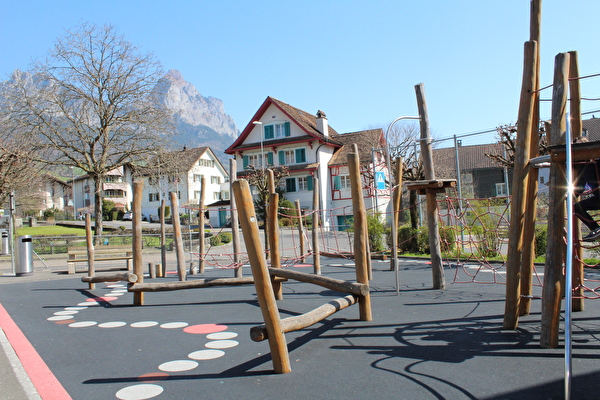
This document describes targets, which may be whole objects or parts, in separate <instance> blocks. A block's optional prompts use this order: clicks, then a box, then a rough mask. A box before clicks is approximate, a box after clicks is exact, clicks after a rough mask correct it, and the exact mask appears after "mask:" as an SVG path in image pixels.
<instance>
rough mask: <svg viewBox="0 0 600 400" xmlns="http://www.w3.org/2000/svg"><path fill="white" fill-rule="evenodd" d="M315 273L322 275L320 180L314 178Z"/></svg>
mask: <svg viewBox="0 0 600 400" xmlns="http://www.w3.org/2000/svg"><path fill="white" fill-rule="evenodd" d="M312 216H313V218H312V247H313V273H314V274H316V275H320V274H321V250H320V247H319V225H320V224H319V178H317V177H316V176H315V177H313V213H312Z"/></svg>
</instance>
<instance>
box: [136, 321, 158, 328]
mask: <svg viewBox="0 0 600 400" xmlns="http://www.w3.org/2000/svg"><path fill="white" fill-rule="evenodd" d="M156 325H158V322H156V321H140V322H134V323H133V324H131V325H129V326H131V327H132V328H149V327H151V326H156Z"/></svg>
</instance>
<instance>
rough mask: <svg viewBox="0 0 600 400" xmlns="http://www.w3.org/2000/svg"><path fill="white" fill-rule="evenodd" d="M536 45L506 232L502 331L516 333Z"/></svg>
mask: <svg viewBox="0 0 600 400" xmlns="http://www.w3.org/2000/svg"><path fill="white" fill-rule="evenodd" d="M536 53H537V43H536V42H533V41H529V42H525V56H524V66H523V83H522V85H521V99H520V104H519V115H518V119H517V142H516V144H515V162H514V167H513V190H512V192H513V193H512V201H511V205H510V227H509V230H508V238H509V240H508V253H507V259H506V302H505V308H504V329H517V326H518V324H519V301H520V299H521V265H522V256H523V230H524V224H525V209H526V203H525V202H526V196H525V192H524V185H523V182H527V180H528V177H529V171H530V166H529V158H530V156H529V149H530V147H529V146H530V145H531V140H530V135H531V125H532V123H533V112H534V97H533V88H534V87H535V81H536V77H535V71H536V57H535V55H536Z"/></svg>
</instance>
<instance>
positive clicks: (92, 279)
mask: <svg viewBox="0 0 600 400" xmlns="http://www.w3.org/2000/svg"><path fill="white" fill-rule="evenodd" d="M137 280H138V277H137V275H136V274H133V273H131V272H126V273H124V274H111V275H95V276H82V277H81V281H82V282H89V283H98V282H121V281H124V282H129V283H135V282H137Z"/></svg>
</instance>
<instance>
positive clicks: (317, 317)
mask: <svg viewBox="0 0 600 400" xmlns="http://www.w3.org/2000/svg"><path fill="white" fill-rule="evenodd" d="M357 301H358V298H357V297H356V296H353V295H348V296H345V297H342V298H339V299H335V300H332V301H330V302H329V303H326V304H323V305H322V306H320V307H317V308H315V309H314V310H312V311H309V312H307V313H304V314H302V315H297V316H294V317H288V318H284V319H282V320H281V329H283V333H288V332H294V331H298V330H300V329H304V328H307V327H309V326H311V325H314V324H316V323H317V322H319V321H322V320H324V319H325V318H327V317H329V316H330V315H332V314H334V313H336V312H338V311H340V310H343V309H344V308H347V307H349V306H351V305H353V304H356V302H357ZM268 336H269V335H268V333H267V327H266V326H265V325H259V326H253V327H252V328H250V338H251V339H252V340H253V341H255V342H260V341H263V340H266V339H268V338H269V337H268Z"/></svg>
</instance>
